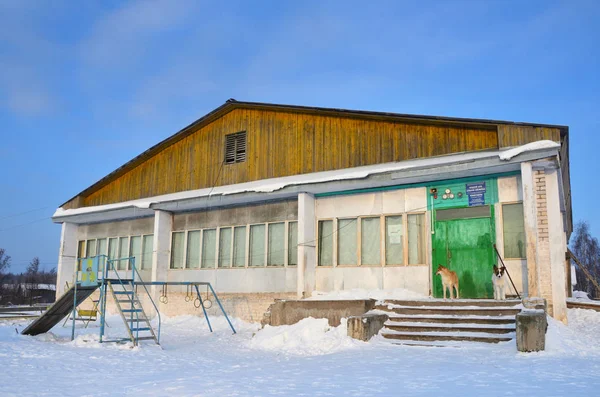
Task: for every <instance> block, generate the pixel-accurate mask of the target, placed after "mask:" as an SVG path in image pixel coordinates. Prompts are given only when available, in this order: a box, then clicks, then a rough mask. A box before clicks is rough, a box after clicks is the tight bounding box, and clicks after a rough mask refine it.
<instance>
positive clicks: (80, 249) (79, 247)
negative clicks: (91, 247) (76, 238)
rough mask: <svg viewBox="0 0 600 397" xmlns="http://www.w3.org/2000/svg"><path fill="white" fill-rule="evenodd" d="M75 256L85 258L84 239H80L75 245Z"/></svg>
mask: <svg viewBox="0 0 600 397" xmlns="http://www.w3.org/2000/svg"><path fill="white" fill-rule="evenodd" d="M77 257H78V258H85V240H81V241H80V242H79V244H78V245H77Z"/></svg>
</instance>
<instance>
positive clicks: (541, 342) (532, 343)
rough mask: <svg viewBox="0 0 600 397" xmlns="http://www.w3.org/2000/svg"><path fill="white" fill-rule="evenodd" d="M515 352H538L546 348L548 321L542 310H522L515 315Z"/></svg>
mask: <svg viewBox="0 0 600 397" xmlns="http://www.w3.org/2000/svg"><path fill="white" fill-rule="evenodd" d="M516 326H517V330H516V333H517V350H518V351H520V352H538V351H542V350H544V349H545V348H546V330H547V329H548V321H547V319H546V312H544V311H543V310H524V311H522V312H521V313H519V314H517V324H516Z"/></svg>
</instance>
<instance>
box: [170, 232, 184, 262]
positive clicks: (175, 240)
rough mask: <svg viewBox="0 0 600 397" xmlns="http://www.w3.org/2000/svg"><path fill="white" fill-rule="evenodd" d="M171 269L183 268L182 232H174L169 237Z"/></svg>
mask: <svg viewBox="0 0 600 397" xmlns="http://www.w3.org/2000/svg"><path fill="white" fill-rule="evenodd" d="M171 238H172V240H171V269H182V268H183V239H184V238H185V233H184V232H175V233H173V236H172V237H171Z"/></svg>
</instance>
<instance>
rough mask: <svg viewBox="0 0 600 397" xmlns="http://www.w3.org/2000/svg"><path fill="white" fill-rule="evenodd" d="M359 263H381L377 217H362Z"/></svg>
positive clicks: (379, 230)
mask: <svg viewBox="0 0 600 397" xmlns="http://www.w3.org/2000/svg"><path fill="white" fill-rule="evenodd" d="M360 239H361V245H360V263H361V265H380V264H381V227H380V219H379V218H362V219H361V225H360Z"/></svg>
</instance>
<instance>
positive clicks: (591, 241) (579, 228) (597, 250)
mask: <svg viewBox="0 0 600 397" xmlns="http://www.w3.org/2000/svg"><path fill="white" fill-rule="evenodd" d="M571 251H572V252H573V254H575V256H576V257H577V259H579V262H581V264H582V265H583V266H585V267H586V268H587V269H588V271H589V272H590V273H591V275H592V277H593V278H594V279H596V280H597V281H600V243H599V242H598V239H597V238H596V237H592V235H591V233H590V226H589V224H588V223H587V222H585V221H582V222H578V223H577V225H576V226H575V233H574V236H573V238H572V240H571ZM576 277H577V290H579V291H584V292H587V293H588V294H589V295H590V296H595V297H600V291H598V290H597V289H596V288H595V287H594V284H593V283H592V282H591V281H590V280H589V279H588V278H587V277H586V275H585V273H584V272H583V270H581V269H580V268H579V267H576Z"/></svg>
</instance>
